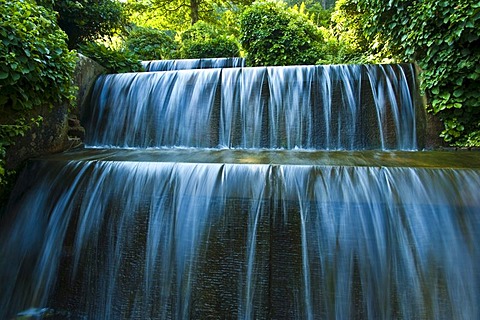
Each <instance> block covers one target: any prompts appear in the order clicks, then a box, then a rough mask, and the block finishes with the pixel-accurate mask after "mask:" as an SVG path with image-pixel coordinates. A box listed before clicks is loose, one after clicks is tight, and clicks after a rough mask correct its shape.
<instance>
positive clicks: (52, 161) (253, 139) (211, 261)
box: [0, 60, 480, 319]
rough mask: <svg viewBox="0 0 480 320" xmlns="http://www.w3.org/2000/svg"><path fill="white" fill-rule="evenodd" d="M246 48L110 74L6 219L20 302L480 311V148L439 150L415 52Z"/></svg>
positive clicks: (188, 312)
mask: <svg viewBox="0 0 480 320" xmlns="http://www.w3.org/2000/svg"><path fill="white" fill-rule="evenodd" d="M227 61H228V60H221V62H218V63H219V64H220V65H221V67H220V68H218V67H214V66H215V65H216V63H217V62H216V61H215V60H211V61H207V60H195V61H187V62H188V63H191V64H194V63H196V64H197V66H195V67H194V68H197V69H191V70H188V69H185V64H184V63H183V62H182V61H180V62H178V63H177V62H175V61H170V62H168V63H170V64H173V65H175V64H178V65H181V66H179V67H178V68H179V69H182V70H169V71H150V72H144V73H129V74H119V75H104V76H102V77H100V78H99V79H98V81H97V83H96V84H95V87H94V90H93V92H92V97H91V103H90V106H88V108H86V110H87V111H86V114H85V115H84V117H85V121H87V122H86V123H87V128H86V131H87V137H86V142H87V144H88V145H87V147H86V148H81V149H76V150H72V151H69V152H66V153H62V154H57V155H52V156H49V157H43V158H40V159H33V160H31V161H30V162H29V163H28V164H27V166H26V168H25V170H24V171H23V172H22V173H21V175H20V177H19V179H18V181H17V184H16V186H15V190H14V191H13V193H12V197H11V199H10V201H9V204H8V206H7V208H6V210H5V213H4V214H3V215H2V216H1V221H0V283H1V286H2V290H1V291H0V319H21V318H22V317H25V316H26V315H28V316H31V317H36V318H40V319H42V318H50V317H53V318H59V319H65V318H66V319H172V318H173V319H204V318H218V319H226V318H228V319H230V318H237V319H331V318H335V319H353V318H355V319H476V318H479V317H480V308H479V307H478V303H477V302H478V301H480V272H479V269H478V268H479V267H478V266H479V265H480V246H479V245H478V244H477V241H476V240H477V239H478V238H479V237H480V216H479V215H478V212H480V197H478V190H480V154H479V153H477V152H461V151H458V152H449V151H419V149H420V148H422V144H423V137H422V135H423V134H424V132H423V130H424V123H423V121H424V119H423V116H424V114H423V109H422V106H421V105H420V104H419V103H418V97H417V95H418V92H417V90H418V89H417V87H416V82H415V72H414V68H413V66H411V65H378V66H374V65H371V66H360V65H355V66H344V65H332V66H295V67H294V66H290V67H256V68H249V67H244V66H242V67H236V66H234V65H225V63H227ZM155 63H157V62H155ZM165 63H167V62H165ZM201 63H203V65H204V66H210V67H204V68H199V67H198V65H200V64H201ZM228 63H230V62H228ZM145 64H146V65H151V66H153V64H154V62H148V63H145ZM217 66H218V65H217ZM169 68H170V67H169Z"/></svg>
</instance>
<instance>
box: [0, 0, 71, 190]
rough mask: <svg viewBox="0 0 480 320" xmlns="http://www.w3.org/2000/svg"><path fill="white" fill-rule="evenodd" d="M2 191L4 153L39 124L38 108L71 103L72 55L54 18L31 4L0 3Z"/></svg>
mask: <svg viewBox="0 0 480 320" xmlns="http://www.w3.org/2000/svg"><path fill="white" fill-rule="evenodd" d="M0 13H1V16H2V19H1V20H0V40H1V41H0V81H1V84H0V186H2V184H3V182H4V178H5V176H6V175H8V172H5V170H4V162H3V157H4V156H5V150H6V149H5V148H6V147H8V146H9V145H11V144H13V143H15V138H16V137H18V136H21V135H24V134H25V133H26V132H27V131H28V130H29V128H30V127H31V126H32V125H34V124H37V123H38V117H36V116H33V119H32V114H34V113H35V112H34V110H36V108H37V107H53V106H55V105H61V104H62V103H63V102H66V101H73V100H74V99H75V87H74V85H73V83H72V78H73V72H74V70H75V64H76V54H75V52H71V51H69V50H68V48H67V44H66V40H67V37H66V35H65V33H64V32H63V31H62V30H60V28H59V27H58V25H57V23H56V17H55V13H54V12H53V11H51V10H48V9H46V8H44V7H42V6H38V5H37V4H36V3H35V2H34V1H31V0H23V1H18V0H0Z"/></svg>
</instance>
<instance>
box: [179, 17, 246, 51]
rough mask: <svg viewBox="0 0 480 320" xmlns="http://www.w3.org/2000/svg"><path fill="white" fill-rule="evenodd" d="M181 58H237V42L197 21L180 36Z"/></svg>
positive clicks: (238, 49) (212, 27)
mask: <svg viewBox="0 0 480 320" xmlns="http://www.w3.org/2000/svg"><path fill="white" fill-rule="evenodd" d="M180 42H181V49H180V55H181V57H182V58H221V57H238V56H239V55H240V48H239V45H238V42H237V41H236V40H235V39H234V38H232V37H229V36H227V35H226V34H225V33H223V32H221V31H219V30H217V29H216V28H215V27H214V26H212V25H209V24H208V23H206V22H203V21H199V22H197V23H195V24H194V25H193V26H192V27H191V28H190V29H188V30H187V31H185V32H183V33H182V34H181V41H180Z"/></svg>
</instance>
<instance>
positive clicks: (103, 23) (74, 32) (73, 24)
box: [42, 0, 126, 49]
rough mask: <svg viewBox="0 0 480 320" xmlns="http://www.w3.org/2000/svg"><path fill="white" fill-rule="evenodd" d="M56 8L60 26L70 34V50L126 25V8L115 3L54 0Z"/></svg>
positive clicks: (113, 32) (111, 1)
mask: <svg viewBox="0 0 480 320" xmlns="http://www.w3.org/2000/svg"><path fill="white" fill-rule="evenodd" d="M42 1H43V2H44V3H46V2H50V1H48V0H42ZM53 9H54V10H55V11H57V12H58V24H59V25H60V28H62V29H63V30H64V31H65V33H66V34H67V35H68V47H69V48H71V49H73V48H77V47H78V45H80V44H81V43H86V42H88V41H93V40H96V39H98V38H99V37H103V36H112V35H114V34H115V32H116V31H117V30H119V29H122V28H123V26H124V25H125V24H126V15H125V13H124V8H123V5H122V3H121V2H119V1H116V0H55V1H54V5H53Z"/></svg>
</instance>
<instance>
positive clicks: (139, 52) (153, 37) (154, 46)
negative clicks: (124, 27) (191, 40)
mask: <svg viewBox="0 0 480 320" xmlns="http://www.w3.org/2000/svg"><path fill="white" fill-rule="evenodd" d="M170 33H172V32H170ZM123 45H124V47H125V48H126V49H127V50H129V51H131V52H133V53H134V54H135V55H136V56H137V57H138V58H139V59H141V60H161V59H173V58H174V57H175V56H176V49H177V46H176V43H175V39H174V38H173V36H172V35H170V34H169V32H167V31H161V30H157V29H153V28H142V27H137V28H135V29H133V30H132V31H131V32H130V33H129V34H128V36H127V38H126V40H125V42H124V44H123Z"/></svg>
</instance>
